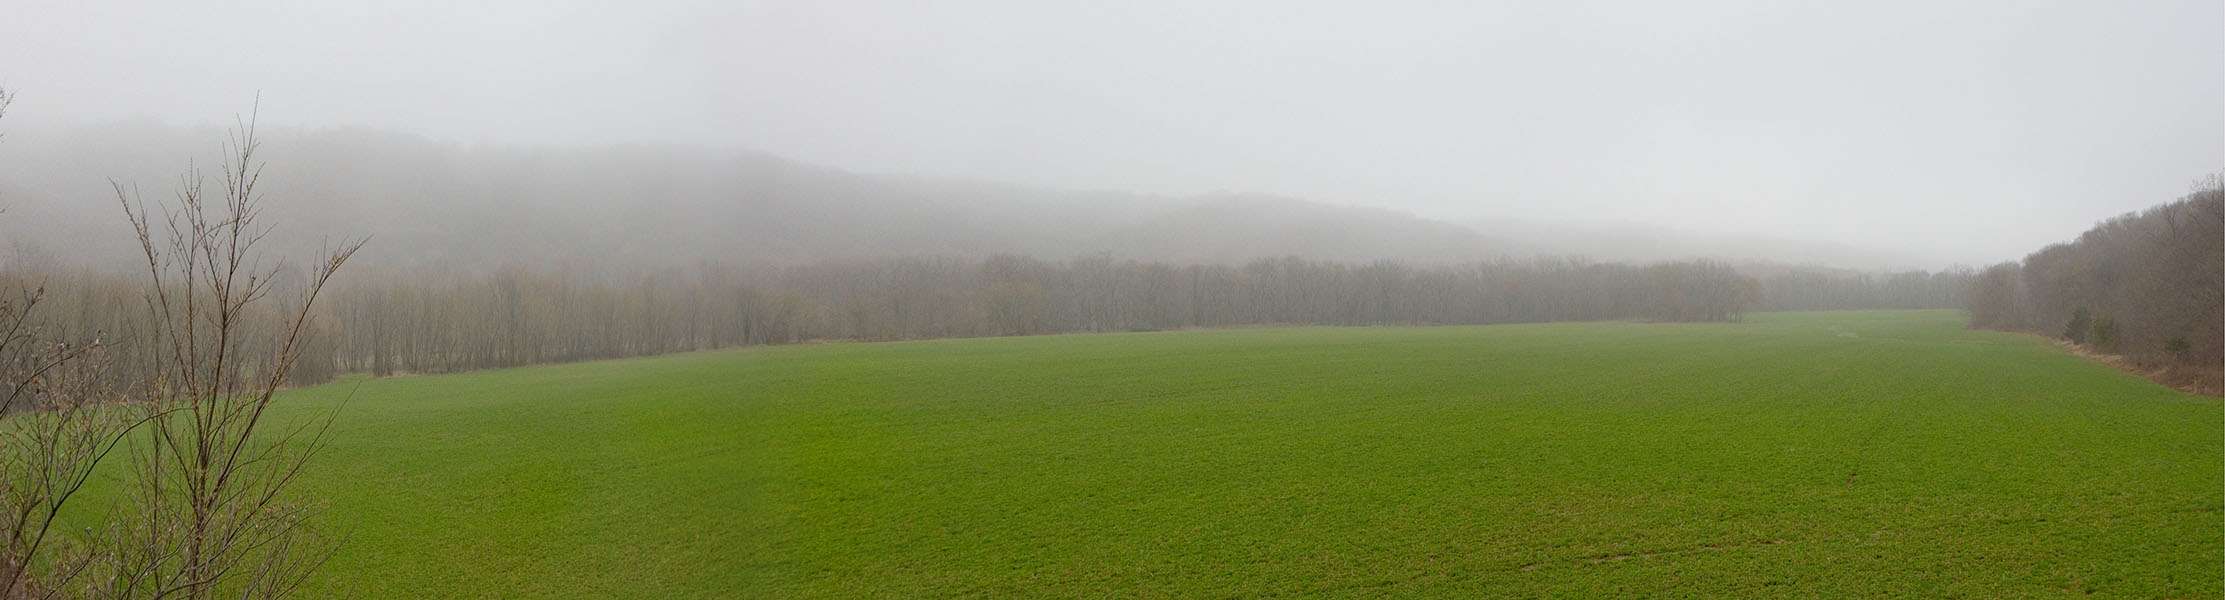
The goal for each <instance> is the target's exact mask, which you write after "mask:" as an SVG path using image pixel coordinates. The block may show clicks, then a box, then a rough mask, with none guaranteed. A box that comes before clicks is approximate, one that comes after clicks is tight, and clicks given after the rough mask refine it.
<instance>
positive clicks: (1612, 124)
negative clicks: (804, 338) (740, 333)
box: [0, 0, 2225, 263]
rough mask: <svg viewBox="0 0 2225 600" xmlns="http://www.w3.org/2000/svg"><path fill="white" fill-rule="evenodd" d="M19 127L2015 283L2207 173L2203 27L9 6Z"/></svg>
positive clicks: (0, 51) (2148, 11) (1567, 8)
mask: <svg viewBox="0 0 2225 600" xmlns="http://www.w3.org/2000/svg"><path fill="white" fill-rule="evenodd" d="M0 86H6V87H8V88H10V89H14V90H16V91H17V92H18V94H19V99H18V101H17V103H16V105H15V106H14V108H13V109H12V110H11V111H10V112H9V114H8V117H7V119H6V120H5V121H0V123H4V124H6V125H7V126H8V127H29V126H31V124H32V123H56V124H71V123H89V122H100V121H107V120H115V119H129V118H154V119H159V120H164V121H169V122H174V123H179V124H198V123H204V122H218V121H223V122H228V121H229V119H230V118H231V117H232V116H233V115H234V114H237V113H241V112H245V111H246V110H247V109H248V107H249V106H250V104H251V102H252V101H253V99H254V96H255V94H256V93H257V92H258V91H260V92H261V94H262V106H263V108H262V115H263V120H264V122H265V123H266V124H277V125H291V126H301V127H311V128H316V127H326V126H368V127H374V128H381V129H394V130H402V131H408V132H414V133H419V134H424V135H427V136H430V137H434V138H439V139H446V140H454V141H461V142H491V143H504V144H511V143H516V144H554V145H579V144H603V143H656V142H678V143H689V144H704V145H714V146H733V147H742V148H751V149H757V150H763V151H767V152H771V153H775V154H780V155H784V156H788V157H791V158H795V159H799V160H803V161H807V162H815V163H821V164H826V165H830V166H835V167H841V168H846V169H853V170H861V171H876V172H898V173H911V174H921V175H930V176H944V177H958V178H969V179H985V180H995V181H1009V182H1016V183H1025V184H1037V185H1047V186H1055V187H1061V188H1082V189H1112V190H1128V191H1138V192H1153V193H1167V194H1191V193H1200V192H1210V191H1223V190H1225V191H1243V192H1265V193H1275V194H1285V195H1292V196H1299V197H1304V198H1309V199H1314V200H1319V201H1324V202H1330V203H1337V204H1359V205H1368V206H1381V207H1388V208H1394V209H1400V210H1406V211H1410V212H1413V213H1416V214H1420V215H1424V216H1430V217H1438V218H1448V219H1462V218H1473V217H1480V216H1520V217H1524V218H1528V219H1546V220H1560V219H1565V220H1593V221H1596V220H1608V221H1623V222H1636V223H1650V224H1658V225H1665V226H1671V227H1678V228H1684V229H1690V230H1696V231H1711V232H1748V233H1762V234H1768V235H1775V236H1779V237H1790V238H1803V239H1813V240H1819V241H1834V242H1845V243H1852V244H1857V245H1863V246H1868V247H1873V248H1889V249H1893V250H1898V251H1909V252H1919V253H1923V254H1926V255H1930V256H1934V257H1938V258H1940V259H1942V260H1954V261H1963V262H1969V263H1982V262H1993V261H1997V260H2002V259H2008V258H2015V257H2018V256H2022V255H2023V254H2024V253H2026V252H2029V251H2031V250H2034V249H2037V248H2038V247H2039V246H2041V245H2044V244H2047V243H2050V242H2055V241H2062V240H2067V239H2069V238H2070V237H2073V236H2075V235H2076V234H2077V233H2079V232H2080V231H2083V230H2084V229H2085V228H2087V227H2088V226H2090V225H2091V224H2092V223H2093V222H2094V221H2095V220H2097V219H2100V218H2104V217H2108V216H2112V215H2115V214H2118V213H2121V212H2124V211H2128V210H2135V209H2139V208H2143V207H2146V206H2149V205H2153V204H2157V203H2161V202H2165V201H2168V200H2172V199H2174V198H2177V197H2178V196H2180V195H2182V194H2184V193H2185V192H2186V190H2187V185H2188V183H2189V182H2191V181H2192V180H2193V179H2195V178H2197V177H2199V176H2201V175H2203V174H2205V173H2210V172H2216V171H2219V170H2225V2H2218V1H2217V0H2198V1H2187V2H2137V1H2133V2H2092V1H2076V2H2024V1H1999V2H1954V1H1920V2H1893V1H1886V2H1880V1H1862V2H1832V3H1807V2H1692V3H1669V2H1626V3H1625V2H1523V3H1509V4H1507V5H1503V6H1502V5H1491V4H1487V3H1481V2H1447V3H1420V2H1415V3H1403V2H1354V3H1317V2H1272V3H1268V2H1262V3H1249V4H1236V3H1211V2H1171V3H1163V4H1158V3H1144V2H1072V3H1067V2H1042V1H1016V2H986V1H971V2H935V3H928V2H872V3H851V2H791V3H751V2H723V1H705V2H616V1H614V2H553V1H515V2H462V1H386V2H308V1H299V0H292V1H271V2H219V1H214V0H211V1H205V2H172V1H161V2H155V1H117V2H107V1H85V0H72V1H52V0H0Z"/></svg>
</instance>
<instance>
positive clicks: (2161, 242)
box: [1968, 174, 2225, 389]
mask: <svg viewBox="0 0 2225 600" xmlns="http://www.w3.org/2000/svg"><path fill="white" fill-rule="evenodd" d="M1968 307H1969V310H1970V321H1971V324H1972V325H1974V326H1978V327H1991V328H1996V329H2014V330H2022V331H2030V332H2034V333H2039V334H2043V335H2050V336H2056V337H2060V338H2063V339H2067V340H2070V341H2072V342H2073V343H2078V344H2086V345H2090V346H2092V347H2094V348H2096V349H2099V350H2102V351H2104V352H2109V353H2115V354H2123V355H2125V356H2128V357H2131V358H2133V359H2135V360H2138V361H2141V362H2143V363H2146V364H2150V365H2158V366H2171V367H2175V368H2176V370H2177V371H2178V372H2177V373H2176V374H2175V375H2174V377H2177V378H2180V379H2184V380H2188V381H2192V382H2194V383H2195V385H2197V386H2198V387H2201V388H2204V389H2216V388H2217V387H2218V385H2219V380H2220V378H2225V373H2221V371H2225V331H2221V329H2225V326H2221V325H2220V324H2225V174H2221V175H2212V176H2210V177H2208V178H2206V179H2204V180H2202V181H2201V182H2199V183H2197V184H2196V185H2195V186H2194V190H2193V191H2192V192H2191V193H2188V194H2187V195H2186V196H2185V197H2183V198H2180V199H2179V200H2178V201H2175V202H2171V203H2168V204H2163V205H2160V206H2156V207H2154V208H2150V209H2147V210H2145V211H2141V212H2137V213H2128V214H2125V215H2122V216H2118V217H2116V218H2112V219H2109V220H2106V221H2102V222H2101V223H2099V224H2097V225H2095V226H2094V228H2093V229H2091V230H2088V231H2087V232H2086V233H2085V234H2083V235H2080V236H2078V239H2076V240H2072V241H2069V242H2065V243H2061V244H2055V245H2051V246H2048V247H2046V248H2042V249H2040V250H2039V251H2038V252H2033V253H2032V254H2031V255H2030V256H2026V257H2025V258H2024V260H2023V261H2021V262H2011V263H2004V264H2000V265H1995V266H1993V267H1990V268H1987V269H1986V270H1985V271H1984V272H1983V273H1981V274H1979V276H1978V277H1977V279H1976V281H1975V282H1974V284H1973V286H1972V287H1971V290H1970V293H1969V301H1968Z"/></svg>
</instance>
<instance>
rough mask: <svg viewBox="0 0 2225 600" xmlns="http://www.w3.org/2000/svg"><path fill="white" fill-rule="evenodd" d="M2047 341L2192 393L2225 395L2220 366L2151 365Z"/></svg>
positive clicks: (2224, 378) (2086, 348)
mask: <svg viewBox="0 0 2225 600" xmlns="http://www.w3.org/2000/svg"><path fill="white" fill-rule="evenodd" d="M2047 341H2048V342H2049V343H2053V344H2055V347H2057V348H2062V349H2063V351H2065V352H2069V353H2071V354H2075V355H2078V356H2080V357H2083V358H2085V359H2087V360H2091V361H2094V362H2098V363H2101V364H2105V365H2109V366H2112V367H2116V368H2117V370H2120V371H2124V372H2126V373H2131V374H2134V375H2139V376H2140V377H2142V378H2144V379H2147V380H2148V381H2153V382H2155V383H2156V384H2157V385H2161V386H2163V387H2167V388H2171V389H2174V390H2178V391H2181V392H2186V393H2189V394H2201V395H2204V396H2210V397H2216V398H2225V373H2221V372H2220V369H2219V368H2217V365H2210V368H2206V369H2205V368H2202V367H2200V366H2195V365H2171V364H2163V365H2158V364H2150V363H2144V362H2142V361H2140V360H2138V359H2134V358H2132V357H2129V356H2124V355H2121V354H2108V353H2105V352H2101V351H2098V350H2095V349H2093V348H2090V347H2086V346H2081V345H2078V344H2075V343H2072V342H2071V341H2070V340H2062V339H2055V338H2047Z"/></svg>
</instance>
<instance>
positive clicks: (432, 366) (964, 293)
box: [0, 255, 1967, 384]
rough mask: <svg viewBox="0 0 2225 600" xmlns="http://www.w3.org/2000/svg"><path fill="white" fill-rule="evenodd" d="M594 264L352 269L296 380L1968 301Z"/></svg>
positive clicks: (1954, 285)
mask: <svg viewBox="0 0 2225 600" xmlns="http://www.w3.org/2000/svg"><path fill="white" fill-rule="evenodd" d="M592 272H593V270H592V269H569V268H564V267H561V266H533V267H529V266H507V267H501V268H496V269H492V270H489V271H486V272H484V273H480V274H475V275H454V274H448V275H440V274H429V273H425V272H420V271H417V270H401V269H375V268H364V269H357V270H355V271H353V272H350V273H349V277H348V278H347V279H346V280H345V281H343V282H338V283H336V284H335V286H334V288H333V289H332V290H329V291H328V293H327V296H326V300H325V302H324V303H323V304H321V305H320V306H319V313H318V315H317V316H316V317H315V318H314V319H313V320H312V321H311V322H310V325H309V327H311V332H312V333H313V334H314V335H311V336H309V338H308V339H309V343H311V344H312V346H311V347H310V348H308V349H306V350H304V352H303V356H302V357H301V358H300V359H299V360H297V361H296V362H295V364H294V367H293V372H292V373H291V374H290V377H289V380H290V381H292V382H293V383H295V384H308V383H316V382H321V381H325V380H328V379H330V378H331V377H333V376H335V375H336V374H339V373H343V372H367V373H372V374H377V375H385V374H391V373H398V372H415V373H423V372H447V371H459V370H470V369H479V368H489V367H502V366H515V365H524V364H536V363H545V362H566V361H576V360H588V359H598V358H614V357H622V356H639V355H648V354H658V353H665V352H675V351H686V350H698V349H708V348H721V347H729V346H742V345H757V344H782V343H795V342H803V341H815V340H901V339H924V338H947V337H979V336H999V335H1029V334H1042V333H1076V332H1108V331H1151V330H1165V329H1183V328H1202V327H1230V326H1244V325H1444V324H1485V323H1526V322H1553V321H1588V320H1614V319H1632V320H1649V321H1732V320H1737V319H1739V318H1740V317H1741V316H1742V315H1743V314H1745V313H1746V312H1748V311H1752V310H1757V309H1770V310H1799V309H1843V308H1944V307H1949V306H1952V305H1953V303H1954V302H1957V301H1959V298H1958V297H1957V292H1958V291H1959V286H1960V285H1961V283H1962V282H1963V281H1964V280H1966V279H1967V277H1966V275H1964V274H1959V273H1938V274H1931V273H1903V274H1895V275H1873V274H1866V273H1859V272H1850V271H1840V270H1832V269H1822V268H1815V267H1806V268H1798V267H1783V266H1774V267H1773V266H1768V265H1747V266H1744V267H1734V266H1732V265H1729V264H1727V263H1721V262H1711V261H1678V262H1663V263H1655V264H1650V265H1643V266H1640V265H1629V264H1622V263H1604V262H1594V261H1588V260H1583V259H1572V258H1535V259H1528V260H1513V259H1499V260H1490V261H1476V262H1469V263H1461V264H1446V265H1409V264H1406V263H1401V262H1395V261H1377V262H1373V263H1367V264H1358V265H1355V264H1346V263H1339V262H1330V261H1316V260H1307V259H1302V258H1296V257H1281V258H1266V259H1259V260H1253V261H1250V262H1247V263H1245V264H1243V265H1236V266H1230V265H1216V264H1173V263H1165V262H1141V261H1135V260H1115V259H1113V258H1110V257H1108V256H1095V257H1085V258H1077V259H1071V260H1058V261H1054V260H1041V259H1035V258H1029V257H1024V256H1013V255H999V256H992V257H988V258H984V259H980V260H971V259H963V258H919V257H894V258H880V259H842V260H828V261H820V262H813V263H804V264H761V265H757V266H748V267H743V266H732V265H723V264H718V263H699V264H696V265H693V266H688V267H668V268H661V269H652V270H641V271H636V272H632V273H629V274H625V275H617V276H596V275H591V274H589V273H592ZM1749 272H1760V273H1763V274H1762V275H1760V276H1758V277H1757V276H1756V275H1752V274H1749ZM0 287H4V288H6V289H9V290H14V292H13V293H22V291H24V290H30V289H44V290H45V293H46V294H47V296H48V298H49V300H50V302H49V304H48V307H47V308H46V310H45V311H43V312H42V313H41V319H42V323H43V324H44V326H45V328H46V330H47V331H48V332H49V335H51V336H55V337H57V338H58V339H74V340H90V339H93V338H96V337H101V336H107V337H111V338H114V337H119V336H120V337H129V336H132V335H136V334H137V332H139V331H143V330H145V329H146V325H145V324H144V323H142V321H143V320H144V319H145V312H146V311H145V310H144V307H143V306H141V299H140V298H141V295H140V294H141V287H140V286H138V285H137V284H134V283H133V282H132V281H131V280H130V279H129V278H127V277H123V276H119V275H106V274H101V273H97V272H93V271H89V270H82V269H80V270H48V271H42V270H33V269H20V268H19V269H11V270H0ZM280 316H281V315H277V314H271V315H256V314H247V315H244V316H243V319H245V320H247V323H246V324H245V325H244V326H243V331H246V332H249V333H250V334H254V333H256V332H265V331H268V332H276V331H282V330H283V329H284V328H283V325H284V321H283V320H282V319H280ZM249 347H253V345H249ZM113 358H114V362H115V364H116V369H117V372H118V373H119V374H129V373H132V372H135V371H136V369H135V367H134V365H137V364H139V362H140V360H139V359H138V358H136V357H133V356H130V355H128V353H125V354H123V355H119V356H115V357H113Z"/></svg>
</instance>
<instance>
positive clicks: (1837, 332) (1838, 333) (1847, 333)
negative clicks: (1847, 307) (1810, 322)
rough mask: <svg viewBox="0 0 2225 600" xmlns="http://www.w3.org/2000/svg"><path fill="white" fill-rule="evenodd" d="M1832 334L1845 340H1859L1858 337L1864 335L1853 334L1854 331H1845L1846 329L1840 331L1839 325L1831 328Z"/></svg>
mask: <svg viewBox="0 0 2225 600" xmlns="http://www.w3.org/2000/svg"><path fill="white" fill-rule="evenodd" d="M1831 334H1832V335H1836V336H1839V337H1843V338H1858V337H1862V334H1859V333H1855V332H1852V331H1847V330H1844V329H1840V328H1839V326H1837V325H1832V326H1831Z"/></svg>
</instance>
